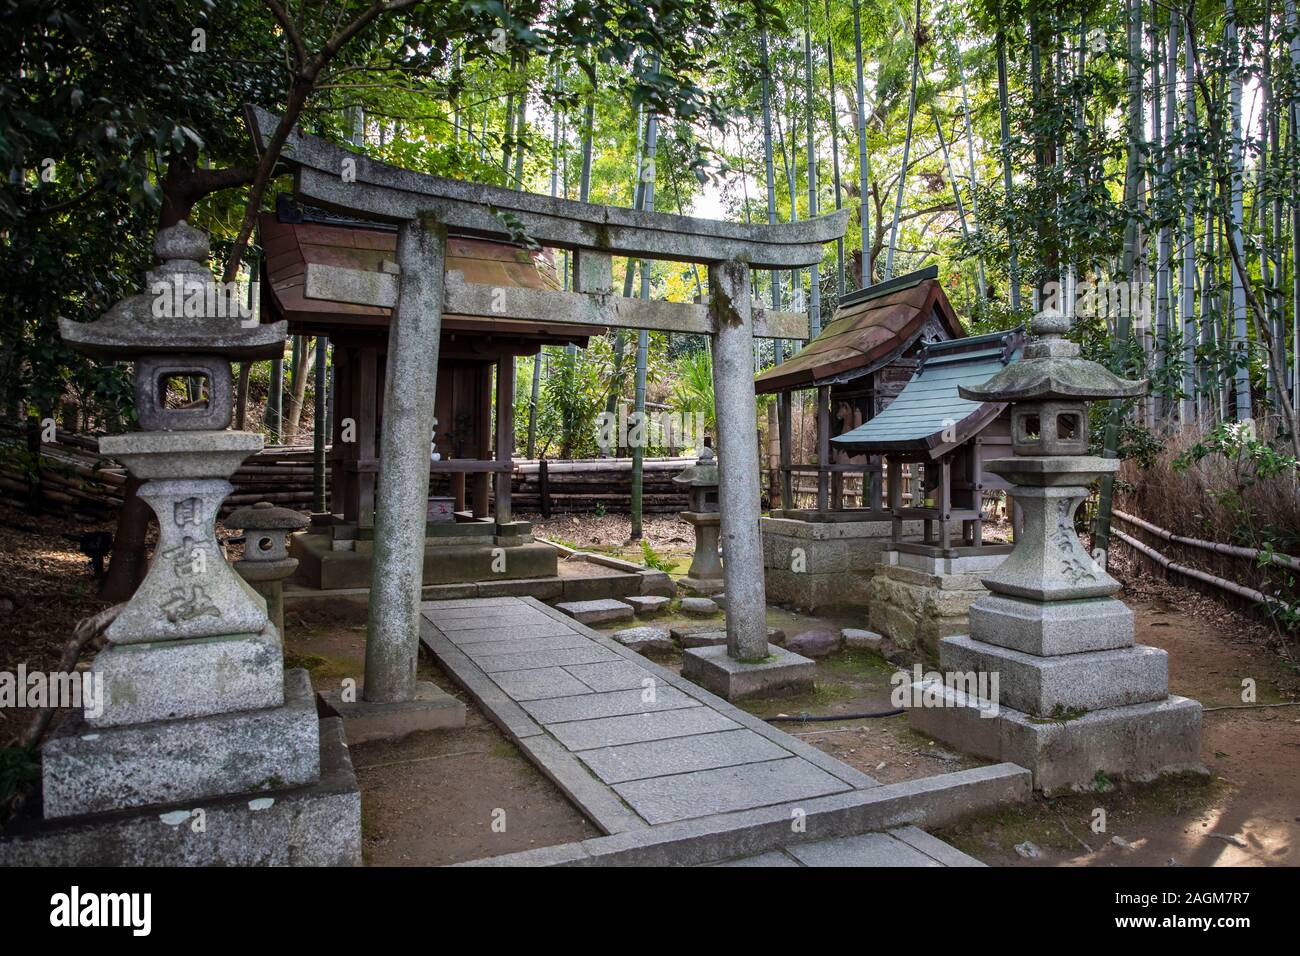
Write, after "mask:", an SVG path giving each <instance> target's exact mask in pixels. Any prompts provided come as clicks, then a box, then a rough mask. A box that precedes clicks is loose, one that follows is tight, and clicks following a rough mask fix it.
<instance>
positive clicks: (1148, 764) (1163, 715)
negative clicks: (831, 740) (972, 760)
mask: <svg viewBox="0 0 1300 956" xmlns="http://www.w3.org/2000/svg"><path fill="white" fill-rule="evenodd" d="M908 723H909V725H910V726H911V728H912V729H913V730H915V731H917V732H918V733H922V734H925V735H926V736H927V737H930V738H933V739H935V740H941V741H943V742H944V743H945V744H947V745H948V746H950V747H955V748H957V749H958V750H961V751H963V752H965V753H971V754H975V755H977V756H980V757H986V758H988V759H989V760H998V761H1006V762H1009V763H1014V764H1018V765H1019V766H1021V767H1025V768H1027V769H1028V770H1029V771H1030V772H1031V773H1032V774H1033V777H1034V789H1035V790H1044V791H1049V792H1050V791H1053V790H1059V789H1063V788H1067V787H1077V786H1085V787H1086V786H1090V785H1093V784H1095V783H1096V782H1097V780H1098V776H1097V775H1098V774H1099V773H1100V774H1104V775H1105V776H1106V777H1108V778H1112V779H1114V778H1119V777H1123V778H1125V779H1128V780H1139V781H1140V780H1148V779H1151V778H1153V777H1156V776H1159V775H1161V774H1168V773H1188V772H1191V773H1204V772H1205V768H1204V766H1203V765H1202V764H1201V705H1200V703H1198V702H1197V701H1194V700H1190V699H1188V698H1186V697H1178V696H1175V695H1172V694H1171V695H1170V696H1168V697H1166V698H1163V699H1161V700H1156V701H1149V702H1147V703H1144V704H1129V705H1127V706H1125V707H1109V708H1106V709H1105V710H1095V711H1089V712H1088V713H1085V714H1082V715H1081V716H1078V717H1074V718H1072V719H1069V720H1064V719H1059V720H1048V719H1044V718H1041V717H1031V716H1029V715H1028V714H1025V713H1022V712H1021V711H1018V710H1012V709H1011V708H1010V707H1005V706H998V705H996V704H994V703H992V702H990V701H987V700H983V699H981V698H979V697H975V696H972V695H969V694H966V693H964V692H963V691H961V690H959V689H956V688H953V687H945V686H944V685H943V684H942V683H941V682H939V681H926V682H921V683H917V684H913V685H912V707H911V708H910V709H909V711H908Z"/></svg>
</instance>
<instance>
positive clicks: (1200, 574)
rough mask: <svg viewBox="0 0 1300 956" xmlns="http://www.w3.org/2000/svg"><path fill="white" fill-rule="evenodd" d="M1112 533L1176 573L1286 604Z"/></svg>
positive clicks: (1249, 597) (1260, 599)
mask: <svg viewBox="0 0 1300 956" xmlns="http://www.w3.org/2000/svg"><path fill="white" fill-rule="evenodd" d="M1111 534H1112V535H1114V536H1115V537H1116V538H1118V539H1119V540H1120V541H1122V542H1123V543H1124V544H1127V545H1128V546H1129V547H1130V548H1132V549H1133V550H1134V551H1137V552H1139V553H1141V554H1143V555H1145V556H1146V557H1148V558H1150V559H1151V560H1152V561H1154V562H1156V564H1158V565H1160V566H1161V567H1162V568H1164V569H1165V570H1166V571H1173V572H1174V573H1175V574H1181V575H1183V576H1184V577H1189V578H1195V579H1196V580H1198V581H1204V582H1205V583H1206V584H1213V585H1214V586H1215V587H1217V588H1221V589H1223V590H1224V591H1228V592H1229V593H1231V594H1235V595H1237V596H1238V597H1242V598H1245V599H1247V600H1248V601H1254V602H1255V603H1256V604H1263V605H1264V606H1265V607H1269V606H1271V605H1274V604H1277V605H1282V606H1285V604H1284V602H1282V601H1279V600H1278V599H1277V598H1273V597H1269V596H1268V595H1267V594H1265V593H1264V592H1262V591H1256V590H1255V589H1254V588H1248V587H1246V586H1244V585H1241V584H1238V583H1237V582H1235V581H1229V580H1228V579H1227V578H1221V577H1219V576H1218V575H1215V574H1210V573H1209V572H1208V571H1202V570H1200V569H1199V568H1192V567H1188V566H1187V565H1185V564H1179V563H1178V562H1176V561H1171V560H1169V558H1167V557H1165V556H1164V555H1163V554H1161V553H1160V552H1159V551H1157V550H1156V549H1155V548H1153V547H1151V546H1150V545H1147V544H1143V543H1142V542H1141V541H1138V540H1137V539H1136V538H1134V537H1131V536H1130V535H1127V534H1125V533H1124V532H1123V531H1120V530H1119V529H1118V528H1112V529H1111Z"/></svg>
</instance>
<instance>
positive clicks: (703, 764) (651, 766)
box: [578, 728, 786, 784]
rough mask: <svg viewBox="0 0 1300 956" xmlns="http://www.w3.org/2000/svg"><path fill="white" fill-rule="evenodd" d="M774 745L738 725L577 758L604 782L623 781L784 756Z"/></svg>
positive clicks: (610, 749)
mask: <svg viewBox="0 0 1300 956" xmlns="http://www.w3.org/2000/svg"><path fill="white" fill-rule="evenodd" d="M785 753H786V752H785V751H784V750H782V749H781V748H780V747H779V746H778V745H777V744H774V743H773V742H772V741H770V740H768V739H767V738H766V737H760V736H759V735H758V734H756V733H754V732H753V731H752V730H745V729H744V728H738V729H736V730H724V731H721V732H718V733H712V734H696V735H695V736H692V737H671V738H669V739H667V740H649V741H645V742H644V743H638V744H624V745H623V746H621V747H601V748H599V749H597V750H584V751H583V752H582V753H580V754H578V757H579V759H580V760H582V762H583V763H585V764H586V765H587V766H588V767H590V768H591V769H592V770H593V771H594V772H595V774H596V776H598V777H600V779H601V780H604V781H605V782H606V783H609V784H615V783H626V782H627V781H629V780H641V779H644V778H646V777H662V776H665V775H667V774H672V773H687V772H689V771H692V770H714V769H716V768H718V767H732V766H735V765H737V764H746V763H752V762H756V761H760V760H775V759H777V758H779V757H784V756H785Z"/></svg>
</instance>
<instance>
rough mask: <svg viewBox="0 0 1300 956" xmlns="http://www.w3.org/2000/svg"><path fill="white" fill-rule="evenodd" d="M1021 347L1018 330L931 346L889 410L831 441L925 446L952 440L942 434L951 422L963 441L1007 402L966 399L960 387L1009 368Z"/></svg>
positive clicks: (876, 448) (881, 447)
mask: <svg viewBox="0 0 1300 956" xmlns="http://www.w3.org/2000/svg"><path fill="white" fill-rule="evenodd" d="M1023 345H1024V335H1023V333H1022V332H1021V331H1020V330H1016V331H1014V332H994V333H990V334H988V335H981V336H976V337H973V338H966V339H955V340H953V341H951V342H939V343H935V344H934V345H931V346H928V347H927V348H926V350H925V353H924V359H923V363H922V365H921V368H920V369H919V370H918V371H917V373H916V374H915V375H913V376H912V380H911V381H910V382H908V383H907V385H906V386H905V387H904V389H903V391H902V392H901V393H899V395H898V397H897V398H895V399H894V400H893V402H891V403H890V405H889V407H888V408H886V409H885V410H884V411H883V412H881V413H880V414H879V415H877V416H876V417H875V418H873V419H871V421H869V422H864V423H863V424H862V425H859V426H858V427H857V428H855V429H853V430H852V431H849V432H845V433H844V434H843V435H838V436H836V437H835V438H832V439H831V442H832V443H833V444H834V445H837V446H838V447H840V448H848V449H853V450H855V451H867V452H881V451H899V450H903V449H919V450H924V449H928V448H933V447H937V446H940V445H949V444H952V442H945V441H943V440H942V438H941V436H942V434H943V432H944V431H945V430H946V429H947V428H948V427H950V426H953V425H955V426H956V435H957V441H958V442H962V441H965V440H966V439H968V438H970V437H971V436H972V435H973V434H975V432H977V431H979V430H980V429H981V428H983V427H984V426H985V425H986V424H987V423H988V422H989V421H992V420H993V418H995V417H996V416H997V414H998V412H1000V411H1001V410H1002V407H1003V406H1002V405H998V404H994V403H987V402H977V401H971V400H969V399H965V398H962V397H961V395H959V394H958V391H957V390H958V388H959V387H963V386H964V387H967V388H970V387H972V386H978V385H982V384H983V383H984V382H986V381H987V380H988V379H990V378H992V377H993V376H994V375H996V374H997V373H998V372H1001V371H1002V369H1004V368H1005V367H1006V366H1007V364H1008V363H1007V362H1004V361H1003V359H1004V356H1007V355H1008V354H1010V361H1011V362H1016V361H1018V360H1019V358H1020V353H1021V350H1022V348H1023Z"/></svg>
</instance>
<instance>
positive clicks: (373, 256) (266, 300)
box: [260, 202, 603, 589]
mask: <svg viewBox="0 0 1300 956" xmlns="http://www.w3.org/2000/svg"><path fill="white" fill-rule="evenodd" d="M260 230H261V241H262V246H263V248H264V250H265V256H264V260H263V264H262V277H261V278H262V293H261V294H262V308H263V309H264V310H265V311H264V313H263V314H264V316H265V317H267V318H268V319H285V320H287V321H288V323H289V331H290V332H291V333H292V334H295V335H323V336H326V337H328V338H329V340H330V342H331V343H332V345H333V347H334V385H333V406H334V407H333V411H332V414H331V415H330V416H329V418H330V432H331V443H330V447H329V454H328V464H329V472H330V509H329V510H330V513H329V514H327V515H318V516H316V517H315V519H314V522H313V526H312V528H311V529H310V530H309V532H308V533H306V534H300V535H296V536H295V537H294V539H293V553H294V555H295V556H296V557H297V558H298V559H299V568H298V572H297V579H298V581H299V583H301V584H304V585H306V586H308V587H312V588H323V589H332V588H345V587H367V586H369V584H370V579H371V554H372V549H373V533H374V524H375V489H376V480H377V477H378V471H379V440H380V435H381V432H382V425H383V404H384V384H385V370H386V366H387V359H388V355H387V352H388V342H389V323H390V320H391V315H392V308H391V306H389V305H376V304H374V301H375V298H376V296H375V284H376V280H378V279H380V278H387V277H389V276H390V275H391V274H393V273H395V272H396V271H397V269H396V265H395V262H394V260H395V257H396V248H397V229H396V227H393V226H388V225H385V224H382V223H372V222H366V223H357V222H355V221H348V220H347V219H345V218H342V217H338V216H334V215H331V214H330V213H327V212H324V211H321V210H313V209H311V208H306V209H303V208H302V207H299V206H296V205H295V204H293V203H288V202H281V203H280V206H279V209H278V211H277V212H275V213H264V214H263V215H262V216H261V218H260ZM447 272H448V275H449V276H450V275H451V274H452V273H457V274H458V275H459V276H461V277H463V280H464V281H465V282H471V283H477V284H482V285H487V286H499V287H502V288H509V289H538V290H552V291H558V290H559V289H560V287H561V284H560V282H559V281H558V279H557V278H556V274H555V266H554V262H553V260H552V258H551V255H550V253H549V251H541V252H536V251H530V250H528V249H525V248H522V247H520V246H514V245H510V244H508V243H504V242H500V241H491V240H486V239H477V238H468V237H458V236H451V237H449V238H448V241H447ZM601 331H603V330H601V329H599V328H593V327H592V326H590V325H580V326H577V325H575V326H569V325H564V324H561V323H554V322H538V321H535V320H524V319H519V318H515V317H512V316H511V315H510V314H509V313H508V312H507V313H504V314H501V315H500V316H496V315H493V316H484V315H455V314H447V315H444V316H443V320H442V331H441V342H440V345H439V351H438V376H437V397H436V401H435V413H434V414H435V419H436V426H435V428H434V429H433V432H432V433H431V434H430V436H429V452H430V455H429V458H430V460H429V470H430V488H431V491H430V495H431V498H430V501H431V507H430V513H429V516H428V517H429V524H428V529H427V530H428V539H429V546H428V547H427V548H426V552H425V572H424V583H425V584H449V583H457V582H461V581H473V580H483V579H489V578H500V577H501V576H502V573H501V572H500V571H499V570H498V571H496V572H493V571H492V570H491V569H490V565H491V561H492V549H493V548H497V547H503V546H507V547H510V548H511V550H510V554H509V561H507V562H506V566H507V569H508V570H507V572H506V576H508V577H542V576H548V575H553V574H555V567H556V557H555V552H554V551H553V550H552V549H550V548H548V547H546V546H545V545H541V544H533V543H532V541H531V537H530V535H529V528H528V527H527V525H526V524H523V523H519V522H515V521H514V520H513V518H512V515H511V511H510V491H509V489H510V485H509V476H510V472H511V456H512V454H513V451H514V434H513V398H514V391H515V388H514V374H515V371H514V370H515V358H516V357H517V356H520V355H535V354H537V353H538V352H539V351H540V350H541V348H542V346H543V345H567V344H570V343H573V344H576V345H579V346H585V345H586V344H587V341H588V338H589V337H590V336H591V335H593V334H600V333H601ZM494 410H495V413H494ZM494 423H495V426H496V427H495V433H494ZM435 452H436V453H437V456H438V457H437V460H433V453H435ZM498 475H504V476H505V481H502V482H497V483H496V488H495V494H494V493H493V491H494V489H493V487H492V485H493V481H492V479H493V477H494V476H498ZM435 544H437V545H438V546H437V547H435V546H434V545H435Z"/></svg>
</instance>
